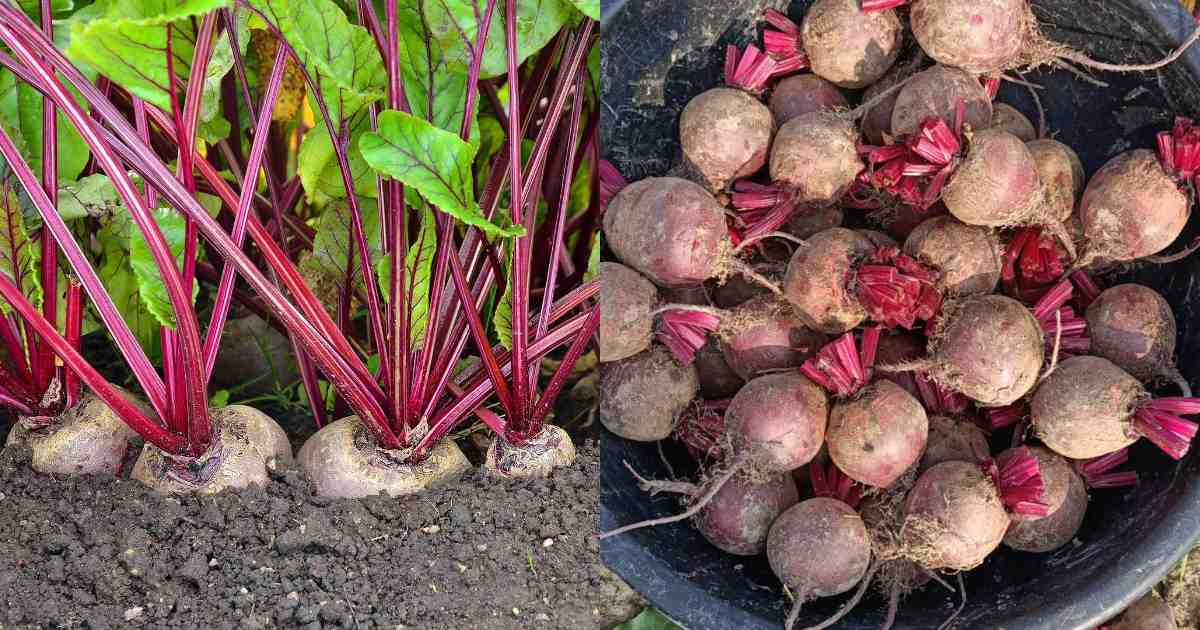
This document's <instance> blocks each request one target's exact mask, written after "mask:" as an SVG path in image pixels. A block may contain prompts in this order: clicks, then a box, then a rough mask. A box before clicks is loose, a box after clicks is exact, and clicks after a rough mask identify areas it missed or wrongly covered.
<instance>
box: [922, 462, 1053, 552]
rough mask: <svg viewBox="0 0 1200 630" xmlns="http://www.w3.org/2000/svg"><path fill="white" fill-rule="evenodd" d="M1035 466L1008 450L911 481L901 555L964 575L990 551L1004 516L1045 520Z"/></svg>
mask: <svg viewBox="0 0 1200 630" xmlns="http://www.w3.org/2000/svg"><path fill="white" fill-rule="evenodd" d="M1041 493H1042V480H1041V474H1040V470H1039V465H1038V460H1037V458H1035V457H1034V456H1033V455H1032V454H1030V453H1029V451H1028V449H1024V448H1022V449H1014V450H1012V451H1008V452H1006V453H1004V454H1003V455H1001V456H1000V457H999V458H998V459H996V460H995V461H994V462H988V463H986V464H983V465H980V464H974V463H968V462H943V463H941V464H937V465H936V466H934V467H932V468H930V469H929V470H926V471H925V472H924V473H922V474H921V476H920V477H918V478H917V481H916V483H915V484H913V488H912V490H911V491H909V493H908V498H907V499H906V501H905V518H904V524H903V526H902V527H901V530H900V537H901V545H902V547H903V553H904V554H905V555H906V556H907V557H909V558H910V559H912V560H913V561H915V562H917V563H918V564H920V565H921V566H923V567H925V568H927V569H945V570H958V571H969V570H971V569H973V568H975V567H976V566H979V564H980V563H981V562H983V560H984V558H987V556H988V555H989V554H991V553H992V552H993V551H995V549H996V547H998V546H999V545H1000V542H1001V540H1003V538H1004V534H1005V532H1006V531H1007V530H1008V526H1009V522H1010V512H1011V513H1018V514H1029V515H1041V516H1046V515H1047V514H1048V513H1049V512H1048V510H1047V509H1046V507H1045V506H1044V505H1041V504H1039V503H1038V502H1037V497H1038V496H1040V495H1041Z"/></svg>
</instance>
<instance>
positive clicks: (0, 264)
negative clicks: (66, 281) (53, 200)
mask: <svg viewBox="0 0 1200 630" xmlns="http://www.w3.org/2000/svg"><path fill="white" fill-rule="evenodd" d="M33 248H34V243H33V240H32V239H30V238H29V233H28V232H27V231H26V230H25V217H24V214H23V213H22V211H21V202H20V199H19V197H18V196H17V191H16V188H15V185H14V184H13V183H12V182H8V181H5V182H0V274H4V275H5V276H7V277H8V279H9V280H12V282H13V284H15V285H17V287H19V288H20V289H21V290H22V291H24V292H25V295H26V297H29V298H30V302H33V303H34V304H35V305H38V304H40V303H41V296H40V295H35V294H36V293H38V282H37V268H36V267H35V266H34V263H35V258H34V251H33ZM0 305H3V304H0ZM5 306H6V305H5ZM3 312H6V313H7V312H8V311H7V307H6V308H5V310H4V311H3Z"/></svg>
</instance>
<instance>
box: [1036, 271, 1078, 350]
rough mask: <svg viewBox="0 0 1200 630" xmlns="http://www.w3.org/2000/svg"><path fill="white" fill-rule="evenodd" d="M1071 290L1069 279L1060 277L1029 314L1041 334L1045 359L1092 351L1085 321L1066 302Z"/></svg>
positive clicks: (1072, 288) (1072, 290) (1073, 289)
mask: <svg viewBox="0 0 1200 630" xmlns="http://www.w3.org/2000/svg"><path fill="white" fill-rule="evenodd" d="M1074 293H1075V288H1074V286H1073V285H1072V284H1071V281H1070V280H1065V279H1064V280H1062V281H1060V282H1059V283H1058V284H1056V285H1054V286H1053V287H1051V288H1050V289H1049V290H1048V291H1046V293H1044V294H1043V295H1042V297H1041V298H1039V299H1038V301H1037V303H1035V304H1034V305H1033V317H1034V318H1035V319H1037V320H1038V324H1039V325H1040V326H1041V327H1042V333H1043V334H1044V337H1043V339H1044V345H1045V348H1046V357H1047V358H1046V360H1047V361H1055V360H1059V361H1061V360H1064V359H1068V358H1070V357H1071V356H1074V355H1077V354H1086V353H1088V352H1090V351H1091V350H1092V338H1091V337H1090V336H1089V333H1090V332H1091V331H1090V329H1089V327H1088V323H1087V320H1085V319H1083V318H1082V317H1080V316H1079V315H1078V314H1076V313H1075V308H1074V307H1072V306H1068V305H1067V302H1069V301H1070V300H1071V297H1072V296H1073V295H1074Z"/></svg>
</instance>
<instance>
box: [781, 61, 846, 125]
mask: <svg viewBox="0 0 1200 630" xmlns="http://www.w3.org/2000/svg"><path fill="white" fill-rule="evenodd" d="M768 105H769V107H770V108H771V115H773V116H774V117H775V124H777V125H783V124H786V123H787V122H789V121H791V120H792V119H793V118H797V117H799V116H802V115H804V114H808V113H810V112H821V111H830V112H832V111H839V110H843V109H849V108H850V103H848V102H847V101H846V97H845V96H844V95H843V94H842V92H841V91H840V90H838V88H837V86H836V85H834V84H832V83H830V82H829V81H826V80H825V79H822V78H821V77H819V76H817V75H815V74H797V75H795V76H790V77H788V78H786V79H784V80H782V81H780V82H779V83H777V84H775V88H774V89H773V90H772V91H771V99H770V100H769V101H768Z"/></svg>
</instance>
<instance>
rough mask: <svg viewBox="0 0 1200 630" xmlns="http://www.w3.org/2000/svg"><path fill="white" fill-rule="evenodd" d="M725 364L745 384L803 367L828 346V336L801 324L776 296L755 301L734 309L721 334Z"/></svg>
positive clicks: (787, 306) (725, 321)
mask: <svg viewBox="0 0 1200 630" xmlns="http://www.w3.org/2000/svg"><path fill="white" fill-rule="evenodd" d="M718 335H719V337H720V339H721V351H722V353H723V354H724V356H725V362H726V364H728V365H729V367H730V369H732V370H733V371H734V372H735V373H736V374H737V375H738V376H740V377H741V378H742V379H744V380H748V379H752V378H754V377H756V376H758V375H759V374H762V373H765V372H768V371H772V370H778V369H782V368H789V367H800V365H801V364H802V363H804V361H805V360H806V359H808V357H810V356H812V355H814V354H816V352H817V350H819V349H820V348H821V346H823V345H824V344H825V341H826V338H825V335H822V334H821V333H818V332H816V331H813V330H810V329H808V328H806V327H805V326H804V325H803V324H801V323H800V320H799V319H798V318H797V317H796V315H795V313H794V311H793V310H792V308H791V306H790V305H788V304H786V303H783V302H781V301H780V300H779V299H778V298H776V297H775V296H763V297H759V298H755V299H753V300H750V301H749V302H746V303H745V304H742V305H741V306H739V307H737V308H736V309H734V310H733V311H732V312H731V313H730V315H729V317H728V318H726V319H725V320H724V321H723V322H722V325H721V329H720V330H719V331H718Z"/></svg>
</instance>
